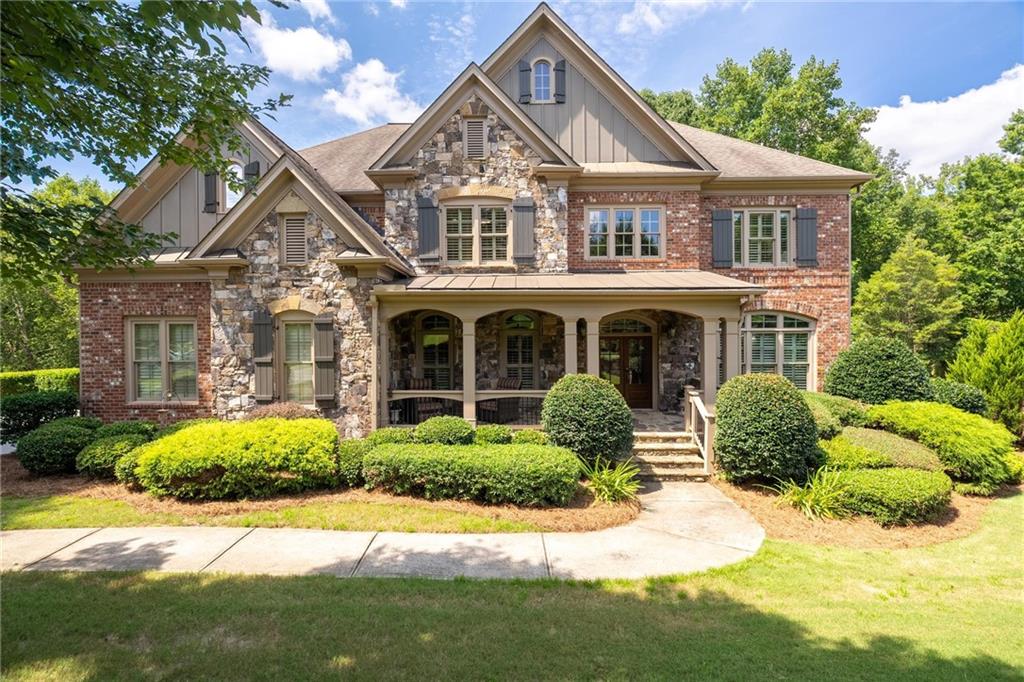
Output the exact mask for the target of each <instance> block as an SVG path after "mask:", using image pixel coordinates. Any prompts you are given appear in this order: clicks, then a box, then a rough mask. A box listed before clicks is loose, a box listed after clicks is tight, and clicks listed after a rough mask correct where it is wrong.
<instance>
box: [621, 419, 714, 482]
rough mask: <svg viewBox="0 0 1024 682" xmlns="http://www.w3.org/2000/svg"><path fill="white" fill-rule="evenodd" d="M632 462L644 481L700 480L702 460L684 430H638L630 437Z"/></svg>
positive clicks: (702, 476)
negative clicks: (638, 469)
mask: <svg viewBox="0 0 1024 682" xmlns="http://www.w3.org/2000/svg"><path fill="white" fill-rule="evenodd" d="M633 462H634V463H635V464H636V465H637V466H639V467H640V478H641V479H643V480H645V481H675V480H682V479H698V480H704V479H706V478H707V475H706V474H705V473H704V459H703V458H702V457H701V456H700V450H699V449H698V448H697V444H696V443H694V442H693V437H692V436H691V435H690V434H689V433H687V432H685V431H641V432H637V433H634V434H633Z"/></svg>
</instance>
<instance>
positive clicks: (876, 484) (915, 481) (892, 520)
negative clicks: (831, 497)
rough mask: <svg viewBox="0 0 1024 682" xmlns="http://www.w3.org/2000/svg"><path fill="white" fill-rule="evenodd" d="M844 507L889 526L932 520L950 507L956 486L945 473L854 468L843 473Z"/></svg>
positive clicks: (841, 474)
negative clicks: (951, 496) (954, 486)
mask: <svg viewBox="0 0 1024 682" xmlns="http://www.w3.org/2000/svg"><path fill="white" fill-rule="evenodd" d="M839 476H840V484H841V486H842V493H841V500H842V501H841V505H842V507H843V508H844V509H846V510H847V511H850V512H853V513H855V514H867V515H868V516H872V517H874V519H875V520H876V521H878V522H879V523H881V524H882V525H885V526H891V525H906V524H909V523H917V522H921V521H930V520H932V519H934V518H935V517H936V516H938V515H939V514H941V513H942V512H943V511H945V510H946V509H947V508H949V501H950V495H951V493H952V491H953V483H952V481H950V480H949V477H948V476H946V474H944V473H942V472H941V471H920V470H918V469H852V470H848V471H841V472H839Z"/></svg>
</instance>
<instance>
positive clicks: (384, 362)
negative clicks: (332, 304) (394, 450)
mask: <svg viewBox="0 0 1024 682" xmlns="http://www.w3.org/2000/svg"><path fill="white" fill-rule="evenodd" d="M390 326H391V322H390V321H389V320H382V321H381V322H379V324H378V328H377V339H378V341H377V348H376V349H375V350H376V352H377V357H378V358H380V367H378V370H377V425H380V424H383V425H385V426H386V425H388V424H390V423H391V414H390V412H389V411H388V407H390V405H388V394H389V393H390V392H391V367H390V361H391V340H390V338H391V337H390V335H389V334H388V328H389V327H390ZM375 426H376V425H375Z"/></svg>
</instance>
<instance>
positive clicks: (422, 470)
mask: <svg viewBox="0 0 1024 682" xmlns="http://www.w3.org/2000/svg"><path fill="white" fill-rule="evenodd" d="M580 472H581V468H580V462H579V460H578V459H577V458H576V456H575V455H574V454H573V453H572V452H571V451H569V450H566V449H564V448H558V447H554V446H550V445H463V446H458V445H447V446H445V445H441V446H438V445H419V444H415V445H382V446H380V447H377V448H374V449H373V450H372V451H371V452H369V453H367V454H366V456H364V457H363V475H364V476H365V478H366V487H367V488H382V489H384V490H389V491H391V492H395V493H398V494H401V495H419V496H422V497H426V498H428V499H459V500H478V501H480V502H488V503H491V504H504V503H510V504H519V505H527V506H542V505H557V506H564V505H566V504H568V503H569V501H570V500H571V499H572V498H573V496H574V495H575V494H576V489H577V486H578V484H579V478H580Z"/></svg>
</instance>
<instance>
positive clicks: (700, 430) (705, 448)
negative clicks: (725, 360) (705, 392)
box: [686, 386, 715, 476]
mask: <svg viewBox="0 0 1024 682" xmlns="http://www.w3.org/2000/svg"><path fill="white" fill-rule="evenodd" d="M686 430H687V431H689V432H690V434H691V435H692V436H693V441H694V443H696V444H697V448H698V449H699V450H700V454H701V457H703V458H704V473H705V474H706V475H708V476H710V475H711V474H713V473H714V471H715V447H714V444H715V408H714V406H711V407H708V406H707V405H705V404H704V400H703V399H702V398H701V396H700V391H698V390H697V389H695V388H693V387H692V386H687V387H686Z"/></svg>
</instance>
